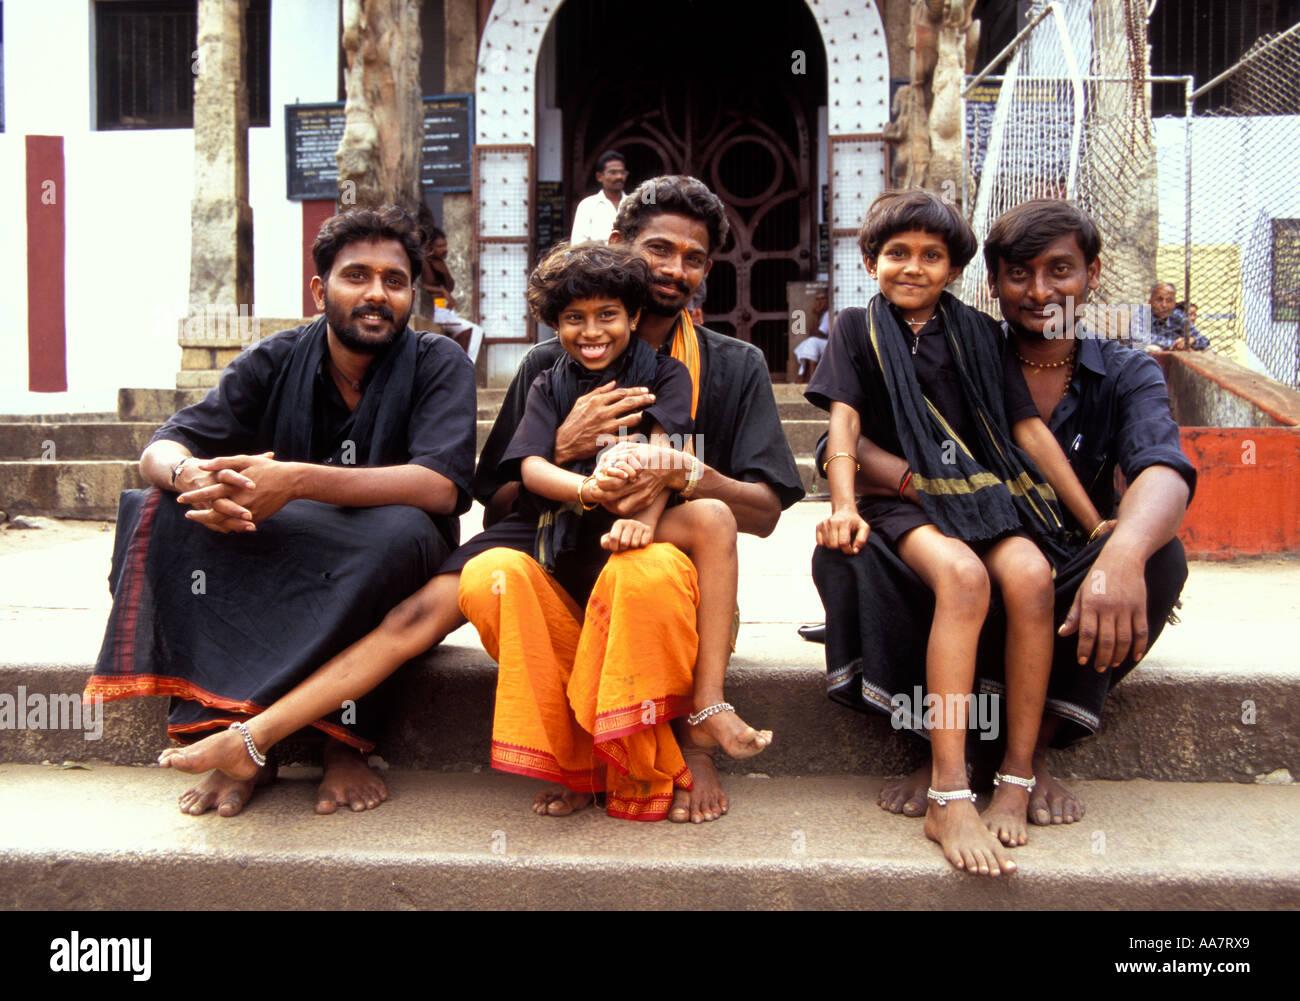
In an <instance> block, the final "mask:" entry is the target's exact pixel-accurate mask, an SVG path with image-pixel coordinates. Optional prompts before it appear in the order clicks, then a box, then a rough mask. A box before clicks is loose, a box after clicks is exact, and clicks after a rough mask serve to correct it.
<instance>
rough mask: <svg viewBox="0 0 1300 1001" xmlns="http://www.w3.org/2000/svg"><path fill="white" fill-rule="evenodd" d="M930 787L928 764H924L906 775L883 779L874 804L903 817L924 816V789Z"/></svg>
mask: <svg viewBox="0 0 1300 1001" xmlns="http://www.w3.org/2000/svg"><path fill="white" fill-rule="evenodd" d="M929 788H930V765H929V764H928V763H927V764H924V765H922V766H921V767H920V768H918V769H917V770H916V771H914V772H911V773H910V774H908V775H900V776H895V777H894V778H892V779H885V784H884V785H882V786H881V787H880V795H878V796H877V797H876V805H877V806H879V807H880V808H881V809H882V810H887V811H889V812H890V813H901V814H902V815H903V816H904V817H924V816H925V806H926V802H927V800H926V798H925V791H926V790H927V789H929Z"/></svg>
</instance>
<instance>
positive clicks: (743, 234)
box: [555, 0, 826, 376]
mask: <svg viewBox="0 0 1300 1001" xmlns="http://www.w3.org/2000/svg"><path fill="white" fill-rule="evenodd" d="M555 30H556V31H557V33H558V34H557V39H556V42H557V44H556V54H557V62H558V67H557V71H558V72H557V79H556V83H557V93H556V99H557V103H558V104H559V106H560V107H561V108H562V109H563V111H564V143H565V145H564V148H565V177H566V183H565V189H566V192H567V199H566V200H567V209H568V216H569V218H572V214H573V210H574V208H575V207H576V205H577V203H578V201H579V200H580V199H581V198H582V197H583V196H585V195H587V194H590V193H591V192H592V191H594V190H595V182H594V181H593V179H592V175H593V172H594V169H595V166H594V165H595V160H596V158H597V157H598V156H599V155H600V153H601V151H602V150H605V149H611V148H612V149H618V150H619V151H621V152H622V153H624V154H625V155H626V157H627V161H628V164H627V165H628V169H629V171H630V179H629V186H628V187H629V190H630V189H631V187H632V185H634V184H636V183H639V182H640V181H642V180H645V179H646V178H647V177H652V176H654V175H655V174H661V173H684V174H692V175H694V176H696V177H698V178H700V179H701V180H702V181H704V182H705V183H706V184H708V185H709V187H710V188H712V189H713V190H714V191H715V192H716V193H717V194H718V195H719V196H720V197H721V198H722V200H723V202H725V203H726V205H727V211H728V214H729V216H730V221H731V226H732V236H731V238H730V239H729V240H728V241H727V244H726V245H725V246H724V247H723V248H722V250H721V252H720V253H718V254H717V255H715V258H714V264H713V271H712V273H711V274H710V276H709V280H708V287H709V296H708V300H707V302H706V303H705V307H704V315H705V323H706V324H707V325H708V326H709V327H711V328H712V329H714V330H719V331H724V332H726V333H729V334H734V335H735V336H737V337H740V338H742V339H743V340H747V341H752V342H753V343H754V344H756V345H758V346H759V347H760V348H762V350H763V352H764V354H765V355H766V356H767V361H768V368H769V369H770V370H771V371H772V372H773V373H781V374H782V376H783V374H784V372H785V363H786V348H787V339H788V328H789V321H788V315H787V310H786V301H785V298H786V296H785V285H786V282H787V281H797V280H801V279H809V278H812V277H813V270H814V267H815V251H816V243H815V240H816V221H817V220H816V202H815V201H814V197H815V192H816V178H817V170H816V156H817V106H818V105H819V104H820V103H822V102H824V100H825V94H826V61H825V56H824V52H823V48H822V43H821V37H820V34H819V32H818V30H817V25H816V23H815V22H814V20H813V18H812V15H811V14H810V13H809V11H808V8H807V5H806V4H804V3H803V2H801V0H777V2H771V3H764V4H761V5H760V4H755V3H753V2H752V0H710V2H699V0H696V2H691V0H663V2H661V3H658V4H654V5H649V6H647V5H641V4H637V5H624V4H613V3H602V2H598V0H568V2H567V3H565V4H564V6H563V7H561V8H560V11H559V13H558V15H557V23H556V26H555Z"/></svg>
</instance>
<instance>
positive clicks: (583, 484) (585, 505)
mask: <svg viewBox="0 0 1300 1001" xmlns="http://www.w3.org/2000/svg"><path fill="white" fill-rule="evenodd" d="M595 478H596V475H595V474H594V473H593V474H592V475H591V476H588V477H587V478H586V479H584V480H583V481H582V482H581V483H579V484H578V503H579V504H580V505H582V509H583V510H584V511H594V510H596V508H598V507H599V506H600V505H599V504H588V503H587V502H586V501H585V500H583V499H582V491H583V488H584V487H586V485H587V484H588V483H590V482H591V481H592V480H594V479H595Z"/></svg>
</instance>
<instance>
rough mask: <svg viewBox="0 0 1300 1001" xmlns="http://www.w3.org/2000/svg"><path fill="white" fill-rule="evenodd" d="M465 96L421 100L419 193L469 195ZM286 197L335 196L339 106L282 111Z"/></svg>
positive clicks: (469, 125) (468, 100)
mask: <svg viewBox="0 0 1300 1001" xmlns="http://www.w3.org/2000/svg"><path fill="white" fill-rule="evenodd" d="M472 102H473V97H472V95H470V94H438V95H435V96H433V97H426V98H425V99H424V142H423V144H422V146H421V149H420V157H421V163H420V186H421V187H422V188H423V189H424V190H425V191H469V190H470V169H471V164H470V148H471V130H472V129H473V126H474V115H473V103H472ZM284 111H285V114H284V128H285V152H286V157H287V166H288V184H287V194H286V197H287V198H289V199H291V200H293V201H304V200H306V199H329V200H333V199H335V198H337V197H338V186H339V167H338V160H337V155H338V148H339V142H340V141H341V140H342V138H343V126H344V123H345V120H346V118H345V115H344V112H343V103H342V102H341V101H340V102H336V103H333V104H290V105H286V106H285V109H284Z"/></svg>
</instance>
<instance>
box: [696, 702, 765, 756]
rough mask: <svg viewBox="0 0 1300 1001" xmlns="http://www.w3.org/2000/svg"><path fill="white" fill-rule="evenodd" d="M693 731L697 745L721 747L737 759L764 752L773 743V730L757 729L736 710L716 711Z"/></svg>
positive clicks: (728, 754)
mask: <svg viewBox="0 0 1300 1001" xmlns="http://www.w3.org/2000/svg"><path fill="white" fill-rule="evenodd" d="M691 732H692V734H693V737H692V739H693V741H694V743H695V744H696V745H697V746H699V747H702V748H712V747H720V748H722V750H723V752H724V753H725V754H726V755H727V756H728V757H729V758H734V759H736V760H737V761H740V760H743V759H744V758H752V757H753V756H754V755H756V754H762V753H763V752H764V751H765V750H767V747H768V745H769V744H771V743H772V731H771V730H755V729H754V728H753V727H752V726H750V725H749V724H748V723H746V722H745V721H744V720H743V719H741V718H740V716H739V714H737V713H734V712H721V713H714V714H713V715H712V716H710V717H709V718H708V719H706V720H705V721H704V722H703V723H701V724H700V725H699V726H695V727H691Z"/></svg>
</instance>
